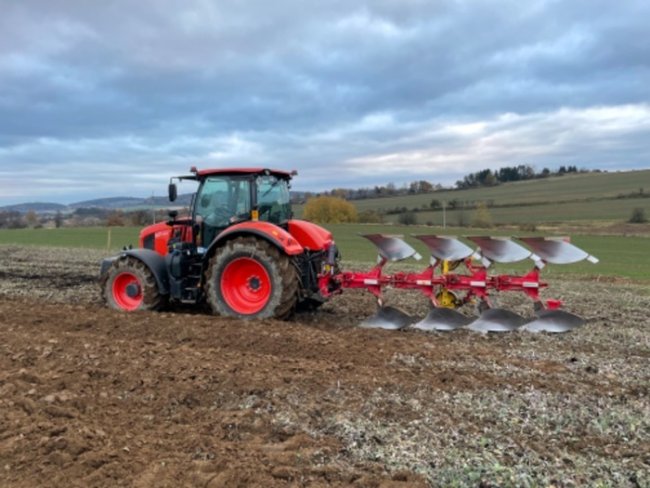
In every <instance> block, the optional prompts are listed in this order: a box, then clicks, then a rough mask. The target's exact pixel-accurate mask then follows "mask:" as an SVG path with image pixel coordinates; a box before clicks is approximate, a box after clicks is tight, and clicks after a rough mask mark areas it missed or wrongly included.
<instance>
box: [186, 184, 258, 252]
mask: <svg viewBox="0 0 650 488" xmlns="http://www.w3.org/2000/svg"><path fill="white" fill-rule="evenodd" d="M250 211H251V192H250V181H249V180H248V179H246V178H238V177H232V176H210V177H208V178H206V179H205V181H204V182H203V184H202V185H201V187H200V188H199V193H198V195H197V196H196V200H195V202H194V214H195V219H196V221H197V222H198V223H201V224H203V225H202V239H201V240H202V242H203V244H204V245H207V244H209V243H210V242H212V239H214V238H215V237H216V235H217V234H218V232H219V231H220V230H222V229H224V228H225V227H228V226H229V225H230V224H232V223H234V222H237V221H240V220H246V219H247V218H248V217H249V215H250Z"/></svg>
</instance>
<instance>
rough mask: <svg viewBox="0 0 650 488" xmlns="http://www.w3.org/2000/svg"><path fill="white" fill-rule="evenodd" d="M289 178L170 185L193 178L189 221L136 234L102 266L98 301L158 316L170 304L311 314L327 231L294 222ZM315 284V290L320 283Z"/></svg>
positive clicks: (251, 175)
mask: <svg viewBox="0 0 650 488" xmlns="http://www.w3.org/2000/svg"><path fill="white" fill-rule="evenodd" d="M293 175H295V172H294V173H288V172H285V171H277V170H269V169H263V168H234V169H207V170H201V171H199V170H197V169H196V168H192V170H191V174H189V175H186V176H179V177H175V178H172V180H171V181H170V184H169V200H170V201H172V202H173V201H175V200H176V198H177V187H176V184H175V183H174V180H175V179H176V180H194V181H197V182H198V183H199V186H198V190H197V192H196V194H195V195H194V196H193V199H192V203H191V205H190V215H189V216H185V217H181V218H178V214H177V213H176V212H170V220H169V221H168V222H162V223H158V224H154V225H150V226H148V227H146V228H144V229H143V230H142V231H141V232H140V246H139V248H138V249H124V250H123V251H121V252H120V253H119V255H117V256H115V257H113V258H109V259H105V260H104V261H103V262H102V266H101V283H102V291H103V295H104V298H105V300H106V302H107V303H108V304H109V306H111V307H112V308H115V309H119V310H127V311H132V310H157V309H160V308H162V307H164V306H165V305H166V304H167V303H169V302H177V303H192V304H195V303H202V302H207V304H208V305H209V306H210V308H211V309H212V311H213V312H214V313H215V314H219V315H225V316H231V317H239V318H268V317H274V318H279V319H284V318H287V317H289V316H290V315H291V314H292V312H293V311H294V310H295V309H296V307H297V306H299V305H303V306H306V307H307V306H308V307H316V306H318V305H320V304H321V303H322V302H323V300H324V297H323V296H322V294H321V293H320V286H322V279H321V280H319V277H322V275H323V274H324V273H327V274H329V275H331V274H333V272H334V270H335V269H336V268H337V260H338V252H337V249H336V246H335V244H334V241H333V240H332V234H331V233H330V232H329V231H327V230H325V229H323V228H322V227H319V226H317V225H315V224H312V223H310V222H306V221H304V220H297V219H294V218H293V214H292V210H291V203H290V195H289V187H290V184H289V183H290V181H291V177H292V176H293ZM319 281H321V283H319Z"/></svg>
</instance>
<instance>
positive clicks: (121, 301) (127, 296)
mask: <svg viewBox="0 0 650 488" xmlns="http://www.w3.org/2000/svg"><path fill="white" fill-rule="evenodd" d="M101 287H102V297H103V298H104V300H105V301H106V303H107V304H108V306H109V307H110V308H114V309H116V310H123V311H126V312H133V311H135V310H160V309H161V308H163V307H164V306H165V304H166V303H167V296H166V295H162V294H161V293H160V292H159V291H158V284H157V283H156V279H155V278H154V275H153V273H152V272H151V270H150V269H149V268H148V267H147V266H146V265H145V264H144V263H143V262H142V261H140V260H139V259H136V258H133V257H130V256H126V257H121V258H118V259H116V260H115V261H114V262H113V264H112V265H111V267H110V268H109V269H108V271H107V272H106V273H105V274H104V276H103V277H102V280H101Z"/></svg>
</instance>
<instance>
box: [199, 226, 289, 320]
mask: <svg viewBox="0 0 650 488" xmlns="http://www.w3.org/2000/svg"><path fill="white" fill-rule="evenodd" d="M298 286H299V279H298V273H297V270H296V268H295V266H294V265H293V263H292V262H291V258H290V257H289V256H287V255H286V254H284V253H283V252H281V251H280V250H279V249H278V248H276V247H275V246H273V245H272V244H270V243H269V242H267V241H264V240H261V239H256V238H255V237H238V238H236V239H233V240H231V241H228V242H227V243H226V244H225V245H224V246H223V247H222V248H220V249H218V250H217V252H216V253H215V255H214V256H213V257H212V259H211V260H210V265H209V266H208V270H207V272H206V277H205V293H206V299H207V302H208V304H209V305H210V307H211V308H212V311H213V312H214V313H215V314H218V315H224V316H227V317H237V318H243V319H265V318H276V319H281V320H284V319H287V318H289V317H290V316H291V315H292V314H293V312H294V311H295V308H296V302H297V300H298Z"/></svg>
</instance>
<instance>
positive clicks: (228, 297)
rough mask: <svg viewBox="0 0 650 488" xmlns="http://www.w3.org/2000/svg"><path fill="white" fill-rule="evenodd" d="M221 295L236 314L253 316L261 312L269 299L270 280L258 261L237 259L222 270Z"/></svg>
mask: <svg viewBox="0 0 650 488" xmlns="http://www.w3.org/2000/svg"><path fill="white" fill-rule="evenodd" d="M221 294H222V296H223V298H224V300H225V301H226V303H227V304H228V306H229V307H230V308H231V309H232V310H234V311H235V312H237V313H238V314H241V315H253V314H256V313H257V312H259V311H261V310H262V309H263V308H264V307H265V306H266V304H267V303H268V301H269V299H270V298H271V278H270V277H269V273H268V272H267V271H266V268H265V267H264V266H263V265H262V264H261V263H260V262H259V261H256V260H254V259H251V258H237V259H235V260H234V261H232V262H230V263H228V265H227V266H226V268H225V269H224V270H223V274H222V275H221Z"/></svg>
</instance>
